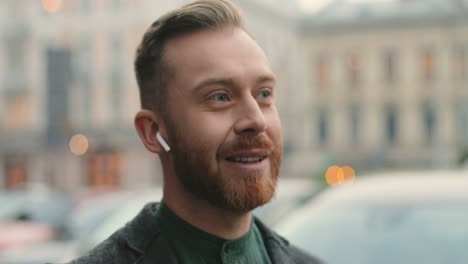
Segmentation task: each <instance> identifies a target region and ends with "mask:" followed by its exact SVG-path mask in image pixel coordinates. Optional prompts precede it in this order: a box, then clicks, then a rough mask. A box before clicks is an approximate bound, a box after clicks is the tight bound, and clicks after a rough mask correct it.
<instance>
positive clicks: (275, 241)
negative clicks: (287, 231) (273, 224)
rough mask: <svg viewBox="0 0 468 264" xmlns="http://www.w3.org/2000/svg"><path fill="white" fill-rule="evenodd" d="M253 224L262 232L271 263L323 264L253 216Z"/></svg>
mask: <svg viewBox="0 0 468 264" xmlns="http://www.w3.org/2000/svg"><path fill="white" fill-rule="evenodd" d="M255 224H256V225H257V227H258V228H259V230H260V232H261V233H262V237H263V240H264V243H265V247H266V248H267V251H268V253H269V255H270V258H271V260H272V262H273V263H294V264H324V262H323V261H322V260H320V259H318V258H316V257H314V256H312V255H310V254H309V253H307V252H305V251H303V250H302V249H299V248H298V247H296V246H294V245H292V244H291V243H290V242H289V241H288V240H287V239H285V238H284V237H282V236H280V235H278V234H277V233H276V232H275V231H273V230H271V229H270V228H269V227H267V226H266V225H265V224H264V223H262V222H261V221H260V220H259V219H257V218H255Z"/></svg>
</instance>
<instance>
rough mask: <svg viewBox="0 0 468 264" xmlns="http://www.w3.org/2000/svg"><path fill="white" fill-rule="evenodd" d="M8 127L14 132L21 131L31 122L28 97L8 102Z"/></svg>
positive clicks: (19, 97) (17, 97) (12, 99)
mask: <svg viewBox="0 0 468 264" xmlns="http://www.w3.org/2000/svg"><path fill="white" fill-rule="evenodd" d="M6 105H7V109H6V110H7V113H8V114H7V116H6V127H8V128H9V129H12V130H21V129H24V128H26V127H27V125H28V122H29V115H28V114H29V104H28V102H27V97H26V96H15V97H13V98H11V99H10V100H8V102H7V103H6Z"/></svg>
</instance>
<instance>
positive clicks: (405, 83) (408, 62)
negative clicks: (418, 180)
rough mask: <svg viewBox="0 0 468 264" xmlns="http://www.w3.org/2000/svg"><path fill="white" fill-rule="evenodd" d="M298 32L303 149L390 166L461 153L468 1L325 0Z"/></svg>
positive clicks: (467, 91)
mask: <svg viewBox="0 0 468 264" xmlns="http://www.w3.org/2000/svg"><path fill="white" fill-rule="evenodd" d="M301 35H302V36H303V41H302V44H303V45H304V47H303V49H304V50H305V55H304V57H306V58H307V67H308V74H307V75H306V76H307V77H308V79H307V82H308V85H307V86H306V87H307V88H306V89H305V90H304V91H303V96H302V97H303V98H304V103H303V104H302V106H303V111H302V112H303V113H306V114H305V116H304V122H303V124H304V127H303V129H304V133H303V134H302V135H303V136H304V138H303V142H304V145H303V148H304V149H307V150H310V151H312V152H315V153H317V154H321V153H324V152H328V153H332V155H333V156H334V157H335V159H336V160H338V161H340V162H341V163H342V164H343V163H344V164H345V165H352V166H354V165H355V166H361V167H398V168H413V167H416V168H421V167H425V168H428V167H429V168H430V167H432V168H440V167H454V166H455V164H456V162H457V159H459V157H460V156H461V155H463V153H464V152H465V153H466V151H467V149H468V1H465V0H450V1H449V0H412V1H411V0H392V1H374V2H369V1H368V2H365V1H360V2H358V1H340V0H337V1H330V2H329V4H328V5H327V6H325V7H323V8H322V9H321V10H320V11H318V12H317V13H315V14H314V15H309V16H305V17H303V18H302V20H301ZM353 164H354V165H353Z"/></svg>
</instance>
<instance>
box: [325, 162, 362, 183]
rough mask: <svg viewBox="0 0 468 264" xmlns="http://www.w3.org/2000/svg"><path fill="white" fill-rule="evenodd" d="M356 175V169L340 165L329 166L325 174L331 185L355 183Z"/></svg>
mask: <svg viewBox="0 0 468 264" xmlns="http://www.w3.org/2000/svg"><path fill="white" fill-rule="evenodd" d="M355 177H356V175H355V172H354V169H353V168H351V167H349V166H344V167H342V168H340V167H338V166H332V167H330V168H328V170H327V173H326V174H325V179H326V180H327V183H328V184H329V185H340V184H348V183H353V182H354V179H355Z"/></svg>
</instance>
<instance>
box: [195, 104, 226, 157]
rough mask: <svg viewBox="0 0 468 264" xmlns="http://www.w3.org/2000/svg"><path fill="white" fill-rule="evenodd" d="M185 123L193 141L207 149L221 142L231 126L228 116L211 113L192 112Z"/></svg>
mask: <svg viewBox="0 0 468 264" xmlns="http://www.w3.org/2000/svg"><path fill="white" fill-rule="evenodd" d="M186 124H187V126H186V131H188V132H189V133H190V134H191V135H192V138H193V141H195V142H197V143H198V144H199V145H202V146H204V147H206V148H207V149H209V150H216V149H218V148H219V146H221V145H222V144H223V142H224V140H225V138H226V135H227V134H228V133H229V129H230V127H231V125H230V122H229V118H226V117H221V116H218V115H216V114H213V113H207V114H192V115H191V117H190V118H189V119H188V120H187V121H186Z"/></svg>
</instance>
